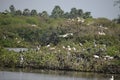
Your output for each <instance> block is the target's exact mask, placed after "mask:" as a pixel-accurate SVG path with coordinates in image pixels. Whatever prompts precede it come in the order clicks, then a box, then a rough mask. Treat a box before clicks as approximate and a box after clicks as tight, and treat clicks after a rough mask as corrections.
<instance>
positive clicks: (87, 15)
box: [83, 12, 92, 19]
mask: <svg viewBox="0 0 120 80" xmlns="http://www.w3.org/2000/svg"><path fill="white" fill-rule="evenodd" d="M91 17H92V16H91V12H85V13H84V14H83V18H84V19H86V18H91Z"/></svg>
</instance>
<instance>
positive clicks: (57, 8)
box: [51, 5, 64, 18]
mask: <svg viewBox="0 0 120 80" xmlns="http://www.w3.org/2000/svg"><path fill="white" fill-rule="evenodd" d="M63 15H64V11H63V10H62V9H61V8H60V6H58V5H57V6H55V7H54V9H53V10H52V14H51V17H53V18H59V17H63Z"/></svg>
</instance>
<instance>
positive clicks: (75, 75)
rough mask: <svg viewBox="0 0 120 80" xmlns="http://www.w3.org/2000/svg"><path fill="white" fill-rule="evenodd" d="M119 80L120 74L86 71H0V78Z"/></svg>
mask: <svg viewBox="0 0 120 80" xmlns="http://www.w3.org/2000/svg"><path fill="white" fill-rule="evenodd" d="M112 75H113V76H114V80H120V74H117V75H115V74H101V73H87V72H63V71H43V72H22V71H19V72H11V71H0V80H110V78H111V76H112Z"/></svg>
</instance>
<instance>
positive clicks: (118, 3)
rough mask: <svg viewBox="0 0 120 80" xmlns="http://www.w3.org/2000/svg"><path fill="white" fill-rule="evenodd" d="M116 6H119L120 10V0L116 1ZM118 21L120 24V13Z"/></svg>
mask: <svg viewBox="0 0 120 80" xmlns="http://www.w3.org/2000/svg"><path fill="white" fill-rule="evenodd" d="M114 6H118V7H119V9H120V0H115V1H114ZM116 20H117V23H120V13H119V15H118V18H117V19H116Z"/></svg>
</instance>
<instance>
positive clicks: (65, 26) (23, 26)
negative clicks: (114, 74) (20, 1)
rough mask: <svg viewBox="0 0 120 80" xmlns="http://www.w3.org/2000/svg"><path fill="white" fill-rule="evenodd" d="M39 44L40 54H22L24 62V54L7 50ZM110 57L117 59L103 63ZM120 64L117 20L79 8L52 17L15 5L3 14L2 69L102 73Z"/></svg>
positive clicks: (0, 20) (57, 11)
mask: <svg viewBox="0 0 120 80" xmlns="http://www.w3.org/2000/svg"><path fill="white" fill-rule="evenodd" d="M68 34H69V35H68ZM65 35H67V37H61V36H65ZM38 45H41V47H40V50H38V51H35V50H29V51H27V52H23V53H21V54H22V55H23V56H24V61H23V62H22V63H20V55H21V54H18V53H16V52H13V51H7V50H5V49H4V48H5V47H26V48H35V47H36V46H38ZM47 45H50V47H47ZM63 47H64V48H63ZM69 48H70V49H69ZM93 55H98V56H99V57H100V58H99V59H96V58H94V57H93ZM107 55H109V56H112V57H114V58H115V59H114V60H104V57H105V56H107ZM80 56H82V57H80ZM119 61H120V24H118V23H115V22H114V21H111V20H109V19H106V18H97V19H95V18H92V16H91V14H90V12H85V13H84V12H83V10H82V9H76V8H72V9H71V11H70V12H66V13H64V11H63V10H62V9H61V8H60V7H59V6H55V8H54V9H53V11H52V14H51V15H48V13H47V12H46V11H43V12H42V13H39V14H38V13H37V11H36V10H34V9H33V10H31V11H30V10H29V9H24V11H23V12H22V11H21V10H16V9H15V8H14V6H13V5H11V6H10V12H9V11H8V12H7V13H0V66H7V67H17V66H19V67H21V66H22V67H34V68H49V69H70V70H79V71H101V72H102V71H103V69H106V66H108V65H115V66H120V63H119Z"/></svg>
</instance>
